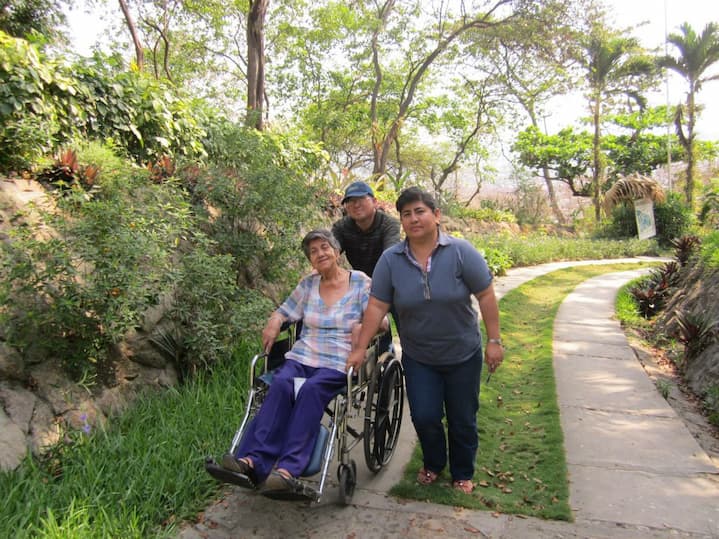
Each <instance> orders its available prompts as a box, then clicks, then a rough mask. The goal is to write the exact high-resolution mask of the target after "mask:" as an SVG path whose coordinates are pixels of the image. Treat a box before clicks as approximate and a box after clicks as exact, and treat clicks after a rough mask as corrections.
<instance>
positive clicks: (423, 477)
mask: <svg viewBox="0 0 719 539" xmlns="http://www.w3.org/2000/svg"><path fill="white" fill-rule="evenodd" d="M438 478H439V474H437V473H434V472H433V471H432V470H428V469H427V468H420V469H419V472H417V483H419V484H420V485H431V484H432V483H434V482H435V481H437V479H438Z"/></svg>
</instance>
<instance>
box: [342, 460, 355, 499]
mask: <svg viewBox="0 0 719 539" xmlns="http://www.w3.org/2000/svg"><path fill="white" fill-rule="evenodd" d="M337 479H338V480H339V483H340V501H341V502H342V504H343V505H349V504H350V503H352V496H354V493H355V486H356V485H357V466H356V465H355V462H354V461H353V460H351V461H350V463H349V464H340V466H339V468H338V469H337Z"/></svg>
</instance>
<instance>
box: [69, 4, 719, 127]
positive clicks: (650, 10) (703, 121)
mask: <svg viewBox="0 0 719 539" xmlns="http://www.w3.org/2000/svg"><path fill="white" fill-rule="evenodd" d="M604 3H605V4H606V5H607V6H608V7H609V12H610V14H611V15H612V16H613V18H614V23H615V24H616V27H618V28H627V27H634V26H637V25H639V24H641V23H645V24H643V25H642V26H641V27H639V28H637V29H636V30H634V32H633V35H634V36H636V37H637V38H639V39H640V41H641V43H642V45H644V46H645V47H647V48H650V49H654V48H659V52H661V53H663V52H664V41H665V40H664V37H665V34H666V33H676V32H678V31H679V30H678V29H679V25H681V24H682V23H683V22H688V23H689V24H691V25H692V27H693V28H694V30H695V31H697V32H701V30H703V29H704V26H705V25H706V23H707V22H717V23H719V0H604ZM118 17H119V9H118ZM69 19H70V21H71V34H72V39H73V41H74V43H75V48H76V50H77V52H78V53H80V54H88V53H89V51H90V50H91V48H92V46H93V44H94V43H95V42H96V41H97V40H98V39H99V38H101V37H102V35H103V33H104V32H106V26H105V25H104V24H102V23H101V22H100V21H98V20H97V18H96V17H89V16H87V15H85V14H83V13H82V11H81V10H79V9H78V10H75V11H74V12H73V13H72V14H71V15H70V16H69ZM128 42H129V41H128ZM669 53H670V54H675V53H676V51H674V50H673V48H672V47H670V48H669ZM712 72H716V73H719V66H716V68H715V69H714V70H713V71H712ZM685 93H686V82H685V81H684V80H683V79H682V78H681V77H679V75H677V74H675V73H673V72H669V75H668V78H667V81H665V83H664V84H662V87H661V88H660V89H659V90H658V91H657V92H656V93H654V94H652V95H650V96H649V101H650V105H664V104H667V103H669V104H671V105H676V104H678V103H679V102H684V101H685ZM697 97H698V99H697V102H698V103H699V104H700V105H702V106H704V107H705V108H704V110H703V111H702V113H701V116H700V117H699V120H698V122H697V127H696V131H697V136H698V137H699V138H700V139H703V140H719V80H717V81H714V82H710V83H708V84H706V85H705V86H704V88H703V89H702V90H701V91H700V93H699V94H698V96H697ZM548 112H549V116H547V117H546V120H545V121H546V128H547V131H548V132H550V133H554V132H556V131H558V130H559V129H561V128H562V127H566V126H567V125H568V124H571V123H575V124H576V120H577V119H578V118H580V117H582V116H586V115H587V113H586V103H585V101H584V99H583V98H582V96H581V94H577V95H573V96H563V97H562V98H561V99H559V100H557V101H556V102H555V103H553V104H552V106H551V108H550V110H549V111H548Z"/></svg>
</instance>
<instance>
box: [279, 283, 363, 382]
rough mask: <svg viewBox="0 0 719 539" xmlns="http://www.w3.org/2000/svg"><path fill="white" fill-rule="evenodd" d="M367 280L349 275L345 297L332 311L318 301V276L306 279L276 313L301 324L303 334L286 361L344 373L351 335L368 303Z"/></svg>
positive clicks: (333, 306)
mask: <svg viewBox="0 0 719 539" xmlns="http://www.w3.org/2000/svg"><path fill="white" fill-rule="evenodd" d="M370 282H371V281H370V278H369V277H367V276H366V275H365V274H364V273H362V272H359V271H352V272H350V286H349V290H348V291H347V293H346V294H345V295H344V296H343V297H342V298H341V299H340V300H338V301H337V302H336V303H335V304H334V305H332V306H331V307H327V306H326V305H325V304H324V302H323V301H322V298H321V297H320V275H319V274H312V275H308V276H307V277H305V278H304V279H302V280H301V281H300V283H299V284H298V285H297V287H296V288H295V289H294V291H293V292H292V294H290V296H289V297H288V298H287V299H286V300H285V301H284V303H283V304H282V305H280V307H279V308H278V309H277V312H279V313H280V314H281V315H282V316H284V317H285V318H287V319H289V320H291V321H297V320H302V333H301V335H300V338H299V339H298V340H297V342H296V343H295V345H294V346H293V347H292V350H290V351H289V352H287V354H285V357H286V358H288V359H294V360H295V361H297V362H299V363H302V364H303V365H307V366H308V367H325V368H329V369H335V370H338V371H342V372H344V370H345V364H346V361H347V356H349V353H350V350H351V348H352V342H351V333H352V328H353V327H354V325H355V324H357V323H360V322H361V321H362V314H363V313H364V310H365V309H366V308H367V302H368V301H369V289H370Z"/></svg>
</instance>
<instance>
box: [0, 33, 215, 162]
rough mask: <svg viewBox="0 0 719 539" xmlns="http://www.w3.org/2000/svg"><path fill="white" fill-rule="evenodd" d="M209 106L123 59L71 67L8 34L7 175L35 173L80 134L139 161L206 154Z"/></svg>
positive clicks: (2, 61) (2, 101) (1, 133)
mask: <svg viewBox="0 0 719 539" xmlns="http://www.w3.org/2000/svg"><path fill="white" fill-rule="evenodd" d="M204 108H205V107H204V106H203V105H202V104H201V103H200V102H196V101H190V100H188V99H183V98H182V97H181V96H180V95H178V93H177V92H176V91H175V90H173V89H171V88H170V87H169V86H166V85H164V84H163V83H161V82H159V81H157V80H155V79H153V78H151V77H150V76H148V75H146V74H143V73H140V72H136V71H130V70H127V69H126V68H125V67H124V66H123V62H122V60H120V59H119V57H108V56H104V55H101V54H99V53H98V54H96V55H95V56H94V57H93V58H89V59H88V58H83V59H80V60H78V61H77V62H76V63H75V64H73V65H66V64H64V63H61V62H59V61H56V60H54V59H52V58H48V57H45V56H44V55H42V54H41V53H40V52H39V50H38V48H37V47H35V46H33V45H30V44H29V43H28V42H27V41H25V40H22V39H15V38H11V37H9V36H7V35H6V34H3V33H2V32H0V171H9V170H21V169H29V168H31V165H32V164H33V163H34V162H35V161H36V160H38V159H39V158H40V157H41V156H42V155H43V154H48V153H52V152H54V151H56V150H59V149H60V148H61V147H63V146H65V145H68V144H70V143H71V142H72V141H73V140H74V139H75V138H77V137H85V138H89V139H99V140H103V141H112V142H113V143H114V144H115V145H116V147H118V148H122V150H123V151H124V152H125V153H126V154H127V155H128V156H131V157H132V158H133V159H134V160H135V161H137V162H144V161H147V160H148V159H151V158H157V157H159V156H162V155H164V154H170V155H189V156H203V155H204V148H203V146H202V140H203V137H204V136H205V132H204V129H203V128H202V127H201V124H202V123H204V118H205V113H204Z"/></svg>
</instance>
